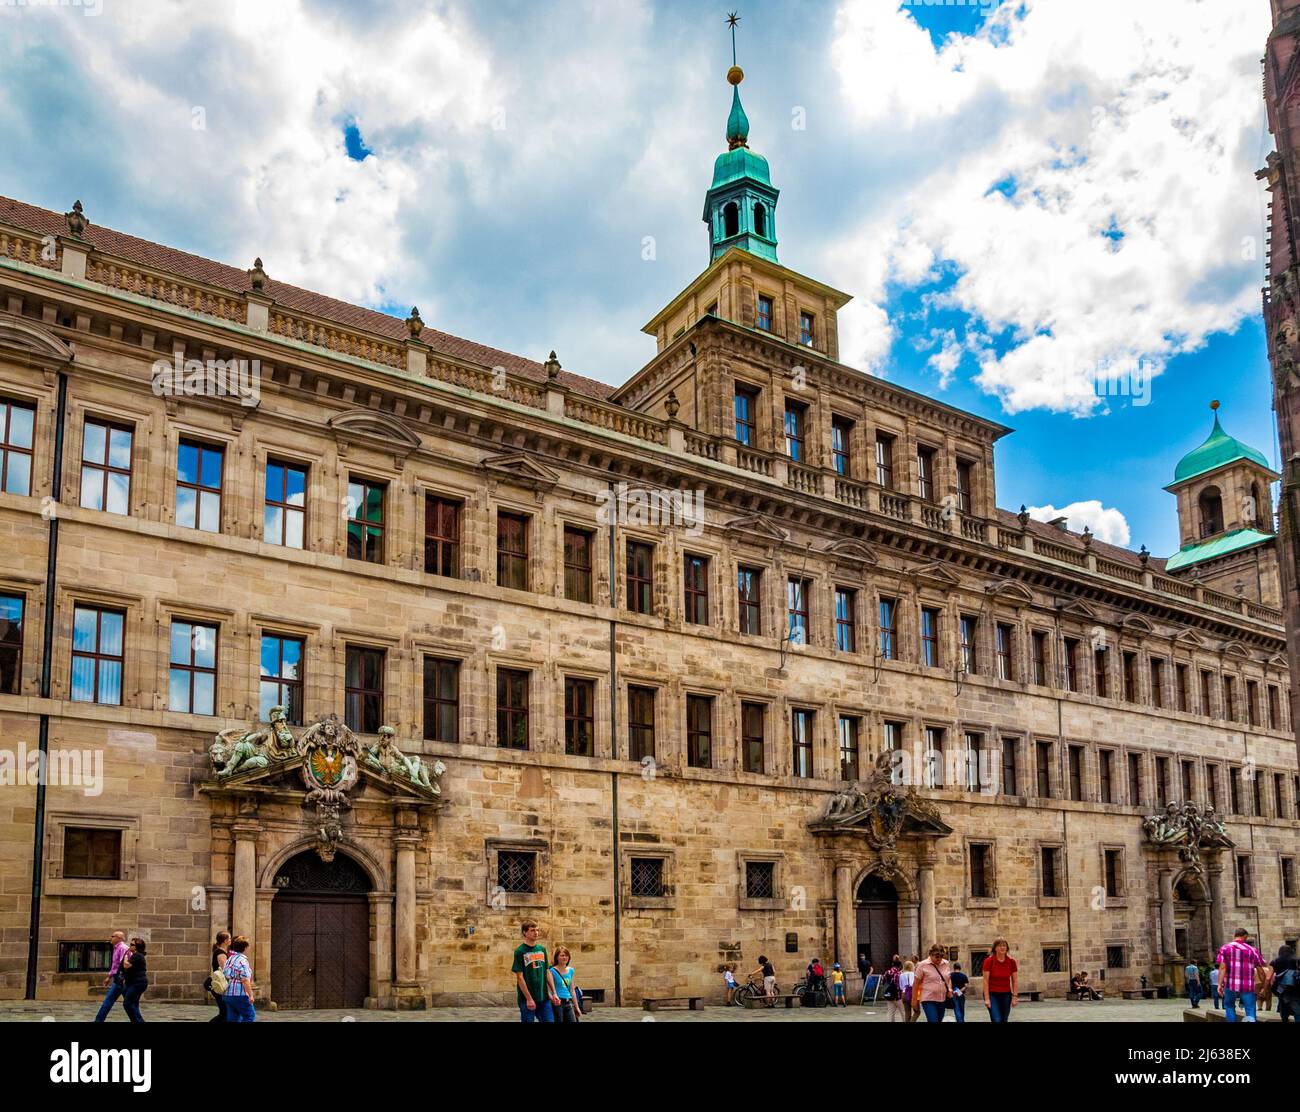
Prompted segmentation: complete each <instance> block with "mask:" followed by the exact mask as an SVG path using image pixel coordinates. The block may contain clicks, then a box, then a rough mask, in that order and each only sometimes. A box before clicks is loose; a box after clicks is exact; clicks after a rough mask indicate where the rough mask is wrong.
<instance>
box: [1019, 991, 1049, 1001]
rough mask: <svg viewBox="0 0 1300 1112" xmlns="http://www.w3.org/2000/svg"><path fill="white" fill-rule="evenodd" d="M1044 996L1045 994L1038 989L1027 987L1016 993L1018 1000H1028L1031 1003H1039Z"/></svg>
mask: <svg viewBox="0 0 1300 1112" xmlns="http://www.w3.org/2000/svg"><path fill="white" fill-rule="evenodd" d="M1042 998H1043V994H1042V993H1041V992H1039V991H1038V990H1037V989H1033V990H1029V989H1026V990H1025V991H1024V992H1018V993H1016V999H1017V1000H1028V1001H1029V1002H1030V1003H1031V1004H1037V1003H1038V1002H1039V1001H1040V1000H1041V999H1042Z"/></svg>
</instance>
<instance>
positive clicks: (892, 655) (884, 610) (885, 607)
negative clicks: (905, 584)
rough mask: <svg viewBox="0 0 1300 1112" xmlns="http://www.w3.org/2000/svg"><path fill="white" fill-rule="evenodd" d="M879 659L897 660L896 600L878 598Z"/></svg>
mask: <svg viewBox="0 0 1300 1112" xmlns="http://www.w3.org/2000/svg"><path fill="white" fill-rule="evenodd" d="M880 657H881V659H882V660H897V659H898V600H897V599H893V598H885V597H884V596H883V595H882V596H881V598H880Z"/></svg>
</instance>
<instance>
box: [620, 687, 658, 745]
mask: <svg viewBox="0 0 1300 1112" xmlns="http://www.w3.org/2000/svg"><path fill="white" fill-rule="evenodd" d="M627 730H628V735H627V759H628V760H629V761H636V762H637V763H638V764H639V763H640V762H641V761H644V760H645V759H646V758H647V757H649V758H650V759H651V760H653V759H654V755H655V691H654V688H653V687H629V688H628V689H627Z"/></svg>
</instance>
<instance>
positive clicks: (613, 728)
mask: <svg viewBox="0 0 1300 1112" xmlns="http://www.w3.org/2000/svg"><path fill="white" fill-rule="evenodd" d="M609 493H610V505H611V506H615V505H617V503H616V502H615V500H614V499H615V491H614V484H613V482H611V483H610V484H609ZM617 523H618V513H617V511H614V512H611V513H610V515H609V609H610V613H611V615H613V614H616V613H617V612H618V608H617V601H618V600H617V586H616V581H615V576H616V574H617V570H618V556H617V554H616V552H615V550H614V545H615V544H616V543H617V538H618V533H617ZM609 750H610V751H609V755H610V757H611V758H612V759H613V760H614V761H617V760H618V619H617V618H615V617H612V616H611V617H610V619H609ZM609 797H610V801H611V807H610V830H611V836H612V837H613V839H614V1007H616V1008H621V1007H622V1006H623V933H622V931H623V923H622V915H623V895H622V869H621V865H620V862H619V846H618V771H617V769H615V770H613V771H611V772H610V774H609Z"/></svg>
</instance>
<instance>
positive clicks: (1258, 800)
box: [1251, 771, 1264, 819]
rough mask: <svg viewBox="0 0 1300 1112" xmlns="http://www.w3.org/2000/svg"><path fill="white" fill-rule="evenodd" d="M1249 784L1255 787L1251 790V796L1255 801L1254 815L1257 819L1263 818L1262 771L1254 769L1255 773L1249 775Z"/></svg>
mask: <svg viewBox="0 0 1300 1112" xmlns="http://www.w3.org/2000/svg"><path fill="white" fill-rule="evenodd" d="M1251 784H1252V786H1253V787H1254V789H1255V790H1254V791H1253V792H1251V797H1252V798H1253V799H1254V801H1255V811H1254V814H1255V817H1256V818H1257V819H1258V818H1263V817H1264V774H1263V773H1262V772H1259V771H1256V773H1255V775H1254V776H1252V777H1251Z"/></svg>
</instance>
